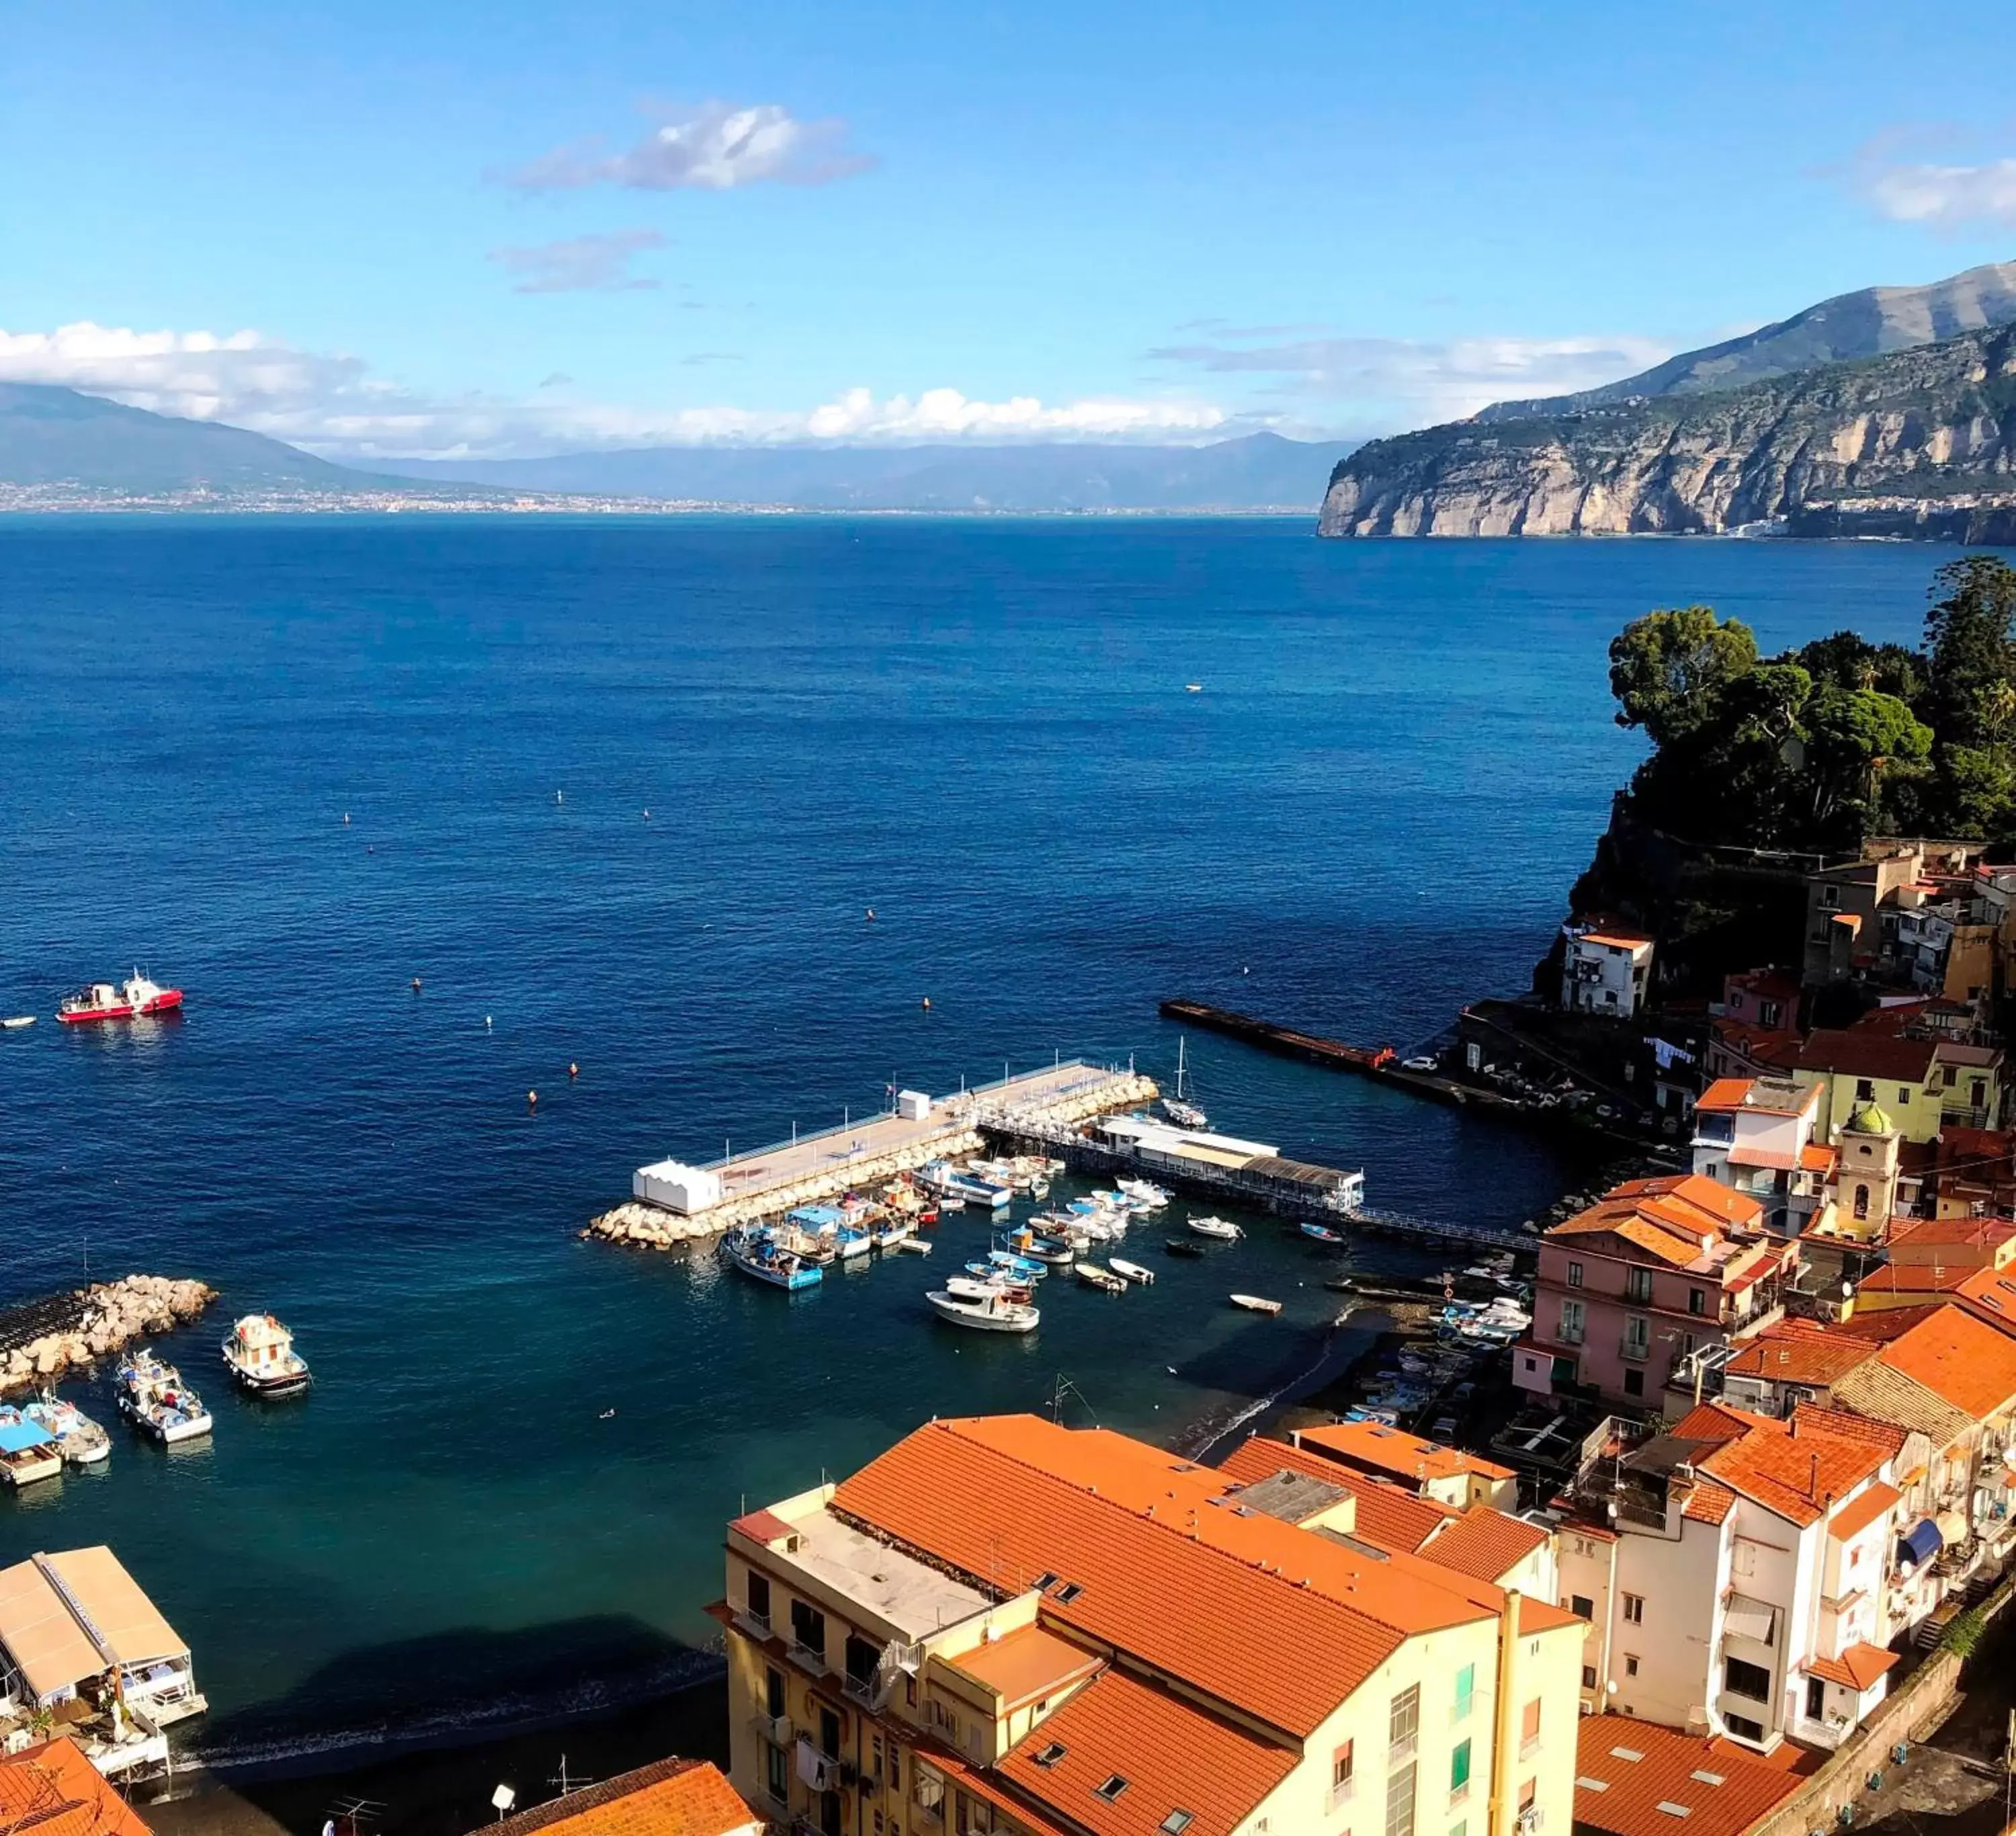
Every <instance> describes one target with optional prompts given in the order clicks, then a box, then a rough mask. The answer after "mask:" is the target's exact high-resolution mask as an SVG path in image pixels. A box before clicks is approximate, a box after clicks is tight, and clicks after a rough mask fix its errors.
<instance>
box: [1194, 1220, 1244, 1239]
mask: <svg viewBox="0 0 2016 1836" xmlns="http://www.w3.org/2000/svg"><path fill="white" fill-rule="evenodd" d="M1189 1227H1190V1234H1191V1235H1192V1236H1193V1237H1209V1238H1211V1240H1212V1241H1214V1242H1215V1243H1237V1241H1238V1240H1240V1238H1241V1237H1244V1235H1245V1234H1246V1233H1245V1232H1244V1231H1243V1230H1241V1229H1240V1228H1239V1226H1237V1224H1234V1223H1233V1222H1231V1221H1230V1220H1229V1219H1225V1218H1192V1219H1190V1221H1189Z"/></svg>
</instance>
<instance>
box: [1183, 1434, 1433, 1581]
mask: <svg viewBox="0 0 2016 1836" xmlns="http://www.w3.org/2000/svg"><path fill="white" fill-rule="evenodd" d="M1218 1470H1219V1471H1220V1472H1221V1473H1222V1474H1224V1475H1225V1476H1226V1478H1228V1479H1234V1480H1237V1481H1238V1482H1239V1483H1240V1485H1255V1484H1258V1481H1261V1480H1262V1479H1271V1478H1273V1476H1274V1475H1275V1474H1276V1473H1278V1472H1281V1471H1284V1470H1285V1471H1288V1472H1291V1473H1301V1474H1306V1475H1307V1476H1308V1477H1309V1478H1312V1479H1321V1480H1323V1481H1326V1482H1327V1484H1330V1485H1337V1486H1341V1488H1342V1489H1344V1490H1345V1491H1346V1492H1349V1493H1350V1494H1351V1496H1352V1497H1353V1498H1354V1499H1356V1500H1357V1509H1356V1511H1355V1514H1354V1516H1353V1520H1352V1529H1351V1533H1352V1535H1354V1536H1355V1537H1357V1538H1358V1539H1359V1540H1360V1541H1361V1542H1364V1543H1373V1544H1375V1545H1376V1546H1377V1547H1379V1548H1381V1549H1388V1550H1408V1551H1409V1552H1411V1551H1413V1550H1418V1549H1419V1548H1420V1546H1421V1545H1422V1544H1423V1543H1425V1542H1427V1539H1428V1538H1429V1537H1430V1536H1431V1535H1433V1534H1434V1533H1435V1532H1436V1531H1438V1530H1439V1529H1440V1528H1442V1525H1445V1524H1446V1523H1448V1522H1449V1521H1451V1520H1452V1519H1453V1518H1454V1517H1456V1515H1457V1513H1456V1511H1454V1510H1452V1509H1451V1508H1450V1507H1449V1506H1448V1505H1445V1504H1438V1503H1436V1502H1435V1500H1434V1499H1431V1498H1422V1497H1420V1496H1417V1495H1416V1494H1415V1493H1413V1492H1407V1491H1404V1490H1402V1489H1401V1488H1400V1487H1399V1486H1398V1485H1389V1484H1388V1482H1387V1481H1385V1480H1384V1479H1375V1478H1373V1477H1372V1475H1371V1474H1370V1473H1363V1472H1360V1471H1359V1470H1358V1469H1357V1468H1356V1467H1346V1466H1340V1465H1338V1464H1337V1462H1336V1461H1335V1460H1326V1459H1324V1458H1323V1456H1322V1455H1321V1454H1319V1453H1314V1452H1312V1451H1311V1450H1310V1449H1308V1448H1305V1447H1291V1446H1290V1445H1288V1443H1287V1442H1285V1441H1269V1440H1265V1439H1263V1438H1262V1437H1261V1436H1259V1435H1253V1436H1251V1438H1248V1439H1247V1440H1245V1441H1243V1442H1240V1445H1238V1446H1237V1447H1235V1448H1234V1449H1233V1450H1232V1452H1231V1453H1229V1454H1228V1455H1227V1456H1226V1458H1225V1460H1224V1461H1223V1463H1222V1464H1221V1465H1220V1466H1219V1469H1218Z"/></svg>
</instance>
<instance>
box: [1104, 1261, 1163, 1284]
mask: <svg viewBox="0 0 2016 1836" xmlns="http://www.w3.org/2000/svg"><path fill="white" fill-rule="evenodd" d="M1107 1267H1108V1268H1109V1269H1111V1270H1112V1271H1113V1273H1114V1274H1115V1275H1117V1276H1119V1277H1120V1279H1121V1280H1122V1281H1125V1282H1131V1283H1133V1285H1134V1286H1135V1287H1154V1285H1155V1272H1154V1269H1143V1267H1142V1266H1141V1265H1140V1264H1139V1262H1122V1261H1121V1259H1120V1258H1118V1256H1115V1257H1114V1258H1112V1260H1111V1262H1108V1263H1107Z"/></svg>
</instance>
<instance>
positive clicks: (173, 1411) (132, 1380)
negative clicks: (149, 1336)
mask: <svg viewBox="0 0 2016 1836" xmlns="http://www.w3.org/2000/svg"><path fill="white" fill-rule="evenodd" d="M117 1391H118V1396H119V1413H121V1415H123V1416H124V1417H125V1418H126V1419H127V1420H128V1421H129V1422H131V1424H133V1426H134V1427H136V1428H138V1429H139V1431H140V1432H141V1433H142V1434H143V1435H148V1436H149V1437H151V1438H153V1439H154V1440H157V1441H158V1442H160V1443H161V1445H163V1446H164V1447H168V1446H173V1445H175V1443H176V1442H180V1441H193V1440H195V1439H196V1438H197V1437H198V1436H200V1435H207V1434H208V1433H209V1432H210V1431H211V1426H212V1424H211V1418H210V1411H209V1410H208V1409H206V1408H205V1407H204V1406H203V1399H202V1398H201V1397H200V1396H199V1395H197V1394H196V1391H194V1390H193V1389H192V1388H190V1387H189V1385H188V1384H185V1383H184V1382H183V1381H182V1373H181V1372H180V1371H178V1370H176V1369H175V1366H173V1365H172V1364H169V1363H164V1361H163V1360H162V1359H159V1358H157V1357H156V1356H155V1355H154V1354H153V1352H137V1353H135V1355H133V1356H132V1357H131V1358H129V1359H127V1360H126V1362H125V1363H123V1364H121V1366H120V1367H119V1375H118V1378H117Z"/></svg>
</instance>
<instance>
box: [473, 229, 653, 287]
mask: <svg viewBox="0 0 2016 1836" xmlns="http://www.w3.org/2000/svg"><path fill="white" fill-rule="evenodd" d="M664 246H665V239H664V236H661V235H660V234H659V233H658V232H657V230H655V229H616V230H610V231H609V232H607V233H606V234H603V235H600V236H569V237H567V239H565V240H564V241H561V242H555V243H539V244H538V246H537V247H535V248H529V249H492V250H491V251H490V259H491V261H495V262H498V263H499V264H501V265H502V267H503V269H504V271H505V272H506V273H507V274H509V275H512V276H513V278H514V279H515V280H516V282H517V285H516V286H513V288H512V291H513V293H628V292H630V291H632V290H635V289H637V288H640V287H655V286H657V285H658V283H657V282H656V281H655V280H646V279H641V278H639V277H638V276H636V275H632V273H631V272H630V257H632V255H636V254H642V253H643V251H644V250H646V249H662V248H663V247H664Z"/></svg>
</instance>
